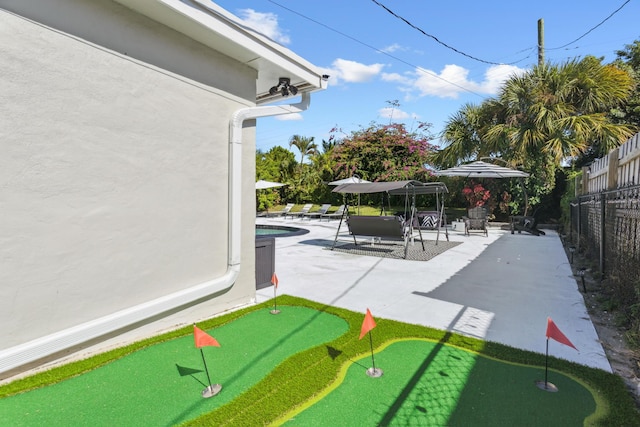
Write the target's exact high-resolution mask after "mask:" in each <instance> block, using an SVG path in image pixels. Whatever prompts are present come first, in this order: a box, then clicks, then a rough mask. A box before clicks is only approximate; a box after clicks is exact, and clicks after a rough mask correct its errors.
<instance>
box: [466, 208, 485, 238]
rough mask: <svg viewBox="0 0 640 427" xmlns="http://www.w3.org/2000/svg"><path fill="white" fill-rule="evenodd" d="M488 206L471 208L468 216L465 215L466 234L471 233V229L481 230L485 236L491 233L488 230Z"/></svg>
mask: <svg viewBox="0 0 640 427" xmlns="http://www.w3.org/2000/svg"><path fill="white" fill-rule="evenodd" d="M487 217H488V213H487V208H485V207H484V206H478V207H475V208H471V209H469V211H468V212H467V216H463V217H462V219H463V220H464V234H466V235H469V232H470V231H473V230H475V231H481V232H482V233H484V235H485V236H488V235H489V231H488V230H487V222H488V218H487Z"/></svg>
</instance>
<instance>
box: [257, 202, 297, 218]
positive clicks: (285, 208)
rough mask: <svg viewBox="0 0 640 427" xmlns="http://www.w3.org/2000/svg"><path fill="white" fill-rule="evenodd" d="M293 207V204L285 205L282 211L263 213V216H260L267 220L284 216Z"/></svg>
mask: <svg viewBox="0 0 640 427" xmlns="http://www.w3.org/2000/svg"><path fill="white" fill-rule="evenodd" d="M294 206H295V203H287V205H286V206H285V207H284V209H282V210H279V211H273V212H269V211H267V212H264V213H263V215H260V216H265V217H267V218H272V217H276V216H286V215H287V214H288V213H289V211H290V210H291V209H293V207H294Z"/></svg>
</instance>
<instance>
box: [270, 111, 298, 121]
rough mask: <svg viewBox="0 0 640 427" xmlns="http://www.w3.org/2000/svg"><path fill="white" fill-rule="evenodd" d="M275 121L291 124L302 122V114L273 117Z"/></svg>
mask: <svg viewBox="0 0 640 427" xmlns="http://www.w3.org/2000/svg"><path fill="white" fill-rule="evenodd" d="M274 117H275V119H276V120H281V121H283V122H291V121H298V120H302V119H303V118H302V114H300V113H291V114H281V115H279V116H274Z"/></svg>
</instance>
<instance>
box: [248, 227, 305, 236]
mask: <svg viewBox="0 0 640 427" xmlns="http://www.w3.org/2000/svg"><path fill="white" fill-rule="evenodd" d="M308 232H309V230H307V229H304V228H298V227H287V226H284V225H263V224H256V238H257V239H259V238H261V237H289V236H300V235H302V234H307V233H308Z"/></svg>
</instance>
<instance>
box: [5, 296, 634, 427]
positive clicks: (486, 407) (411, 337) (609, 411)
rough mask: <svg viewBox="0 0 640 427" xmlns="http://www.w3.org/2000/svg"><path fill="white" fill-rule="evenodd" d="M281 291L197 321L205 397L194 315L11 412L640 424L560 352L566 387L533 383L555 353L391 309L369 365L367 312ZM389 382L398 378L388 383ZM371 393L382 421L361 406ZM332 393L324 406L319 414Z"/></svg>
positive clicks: (15, 390) (197, 419)
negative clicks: (212, 388) (414, 320)
mask: <svg viewBox="0 0 640 427" xmlns="http://www.w3.org/2000/svg"><path fill="white" fill-rule="evenodd" d="M278 302H279V308H280V309H281V310H282V313H281V314H279V315H277V316H274V315H271V314H269V311H270V309H271V308H273V302H272V301H267V302H265V303H262V304H258V305H256V306H251V307H246V308H244V309H242V310H238V311H234V312H230V313H227V314H225V315H223V316H219V317H216V318H212V319H209V320H207V321H204V322H201V323H200V324H199V325H198V326H200V327H201V328H202V329H204V330H206V331H208V332H209V333H210V334H211V335H213V336H214V337H215V338H216V339H217V340H218V341H219V342H220V344H221V345H222V347H221V348H215V347H207V348H205V349H204V351H205V354H206V357H207V361H208V366H209V370H210V373H211V377H212V381H213V382H214V383H221V384H222V385H223V389H222V391H221V393H220V394H218V395H217V396H215V397H213V398H211V399H202V398H201V397H200V392H201V391H202V389H203V388H204V386H205V385H206V375H205V373H204V371H203V365H202V360H201V358H200V351H199V350H197V349H195V347H194V343H193V335H192V332H193V328H192V327H185V328H182V329H179V330H176V331H172V332H169V333H166V334H162V335H159V336H156V337H152V338H149V339H146V340H143V341H140V342H138V343H134V344H131V345H129V346H126V347H123V348H121V349H114V350H111V351H108V352H106V353H103V354H99V355H95V356H93V357H91V358H89V359H86V360H82V361H77V362H73V363H70V364H68V365H64V366H60V367H56V368H53V369H52V370H50V371H47V372H42V373H39V374H36V375H34V376H32V377H26V378H24V379H20V380H17V381H14V382H12V383H9V384H5V385H2V386H0V396H2V398H1V399H0V425H1V426H4V425H11V426H14V425H17V426H20V425H37V426H41V425H53V426H57V425H64V426H77V425H80V426H85V425H98V426H100V425H108V426H113V425H118V426H146V425H149V426H157V425H163V426H172V425H176V424H184V425H188V426H198V427H200V426H240V427H251V426H262V425H267V424H270V423H271V424H272V425H273V424H275V425H280V424H285V425H288V424H289V423H291V425H317V424H318V422H316V420H312V421H310V422H309V423H306V422H305V423H302V422H303V421H304V418H303V417H314V416H315V417H320V418H319V419H320V420H321V421H322V422H320V425H330V424H331V423H332V422H333V421H336V420H335V419H333V420H331V417H333V416H334V414H335V413H336V412H337V411H342V412H341V413H342V415H344V419H343V420H342V421H340V420H337V421H336V425H345V426H351V425H353V426H363V425H398V424H401V425H439V424H438V423H440V422H441V421H442V420H444V419H447V420H448V421H446V425H474V426H484V425H488V426H494V425H525V426H526V425H540V424H542V425H562V426H565V425H574V424H575V425H585V426H607V427H608V426H629V427H631V426H640V417H639V416H638V412H637V410H636V408H635V405H634V402H633V399H632V398H631V395H630V394H629V392H628V391H627V390H626V389H625V387H624V383H623V382H622V380H621V378H620V377H618V376H616V375H613V374H611V373H608V372H605V371H602V370H599V369H594V368H590V367H587V366H582V365H578V364H576V363H571V362H568V361H565V360H561V359H556V358H554V357H552V356H551V357H550V358H549V366H550V370H549V381H550V382H553V383H554V384H556V385H557V386H558V387H559V389H560V392H558V393H548V392H545V391H542V390H539V389H537V388H536V387H535V386H534V385H533V382H534V381H536V380H540V379H543V375H544V369H543V368H542V367H543V366H544V364H545V357H544V355H541V354H538V353H533V352H528V351H523V350H518V349H515V348H512V347H508V346H504V345H502V344H498V343H493V342H485V341H481V340H478V339H475V338H471V337H466V336H461V335H457V334H454V333H450V332H447V331H441V330H436V329H432V328H426V327H423V326H419V325H411V324H407V323H402V322H397V321H393V320H389V319H382V318H377V319H376V322H377V327H376V328H375V329H374V330H373V334H374V340H373V342H374V346H375V348H376V350H375V351H376V356H375V357H376V366H377V367H380V368H383V369H384V371H385V375H384V376H383V377H382V378H378V379H371V378H369V377H367V376H366V375H365V374H364V371H365V370H366V369H367V368H368V367H370V366H371V363H370V362H371V360H370V359H369V358H370V350H369V342H368V340H367V339H363V340H358V335H359V331H360V326H361V324H362V320H363V315H364V314H363V313H357V312H353V311H349V310H345V309H341V308H337V307H332V306H327V305H324V304H320V303H315V302H312V301H309V300H305V299H303V298H297V297H292V296H288V295H283V296H282V297H279V298H278ZM374 316H375V313H374ZM405 346H408V347H405ZM414 346H416V347H414ZM113 367H116V368H117V369H115V370H112V369H113ZM109 370H112V371H111V374H109ZM560 372H562V373H560ZM69 378H71V379H69ZM380 384H389V387H388V390H385V393H384V394H380V393H378V391H377V390H376V388H375V387H378V386H379V385H380ZM342 387H345V388H344V389H343V390H347V391H346V396H347V397H345V398H344V399H342V400H340V399H338V404H343V403H348V402H349V401H350V402H352V404H351V405H349V407H350V409H349V410H350V411H356V412H349V413H347V412H346V411H345V410H344V409H341V408H340V407H339V406H338V407H336V408H332V407H330V404H331V402H332V400H335V399H334V398H333V397H332V393H330V392H332V391H336V392H338V394H339V393H341V392H340V391H339V389H342ZM349 387H352V388H353V387H355V389H357V391H353V390H352V391H351V392H349V391H348V388H349ZM363 387H364V388H363ZM503 387H504V388H503ZM585 390H588V391H589V392H588V393H587V394H586V395H585V394H584V393H585ZM342 393H345V392H344V391H342ZM363 396H364V397H363ZM532 396H533V398H532ZM589 396H590V397H589ZM379 398H382V400H377V399H379ZM23 399H24V400H23ZM325 399H326V400H325ZM549 402H551V404H549ZM594 402H595V403H594ZM370 404H372V405H373V407H374V409H373V411H374V412H375V416H374V417H373V418H371V424H369V419H366V420H365V418H360V417H363V415H362V414H361V413H360V411H363V413H366V416H369V414H370V413H371V411H372V409H371V408H372V407H371V406H369V405H370ZM583 404H584V405H587V406H586V407H585V406H583ZM323 405H325V406H326V408H327V409H326V411H327V413H325V414H322V413H321V412H319V413H318V414H320V415H318V414H316V415H314V414H313V412H314V411H316V410H318V408H321V407H322V406H323ZM558 406H560V407H561V410H559V411H558V410H557V407H558ZM594 406H595V410H594V409H593V408H594ZM307 411H308V412H307ZM539 412H540V413H543V414H539ZM545 412H551V413H550V414H544V413H545ZM424 414H428V416H427V417H425V416H424ZM585 417H586V418H585ZM330 420H331V422H329V421H330ZM513 420H517V421H513ZM301 423H302V424H301ZM430 423H431V424H430Z"/></svg>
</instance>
